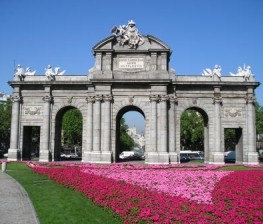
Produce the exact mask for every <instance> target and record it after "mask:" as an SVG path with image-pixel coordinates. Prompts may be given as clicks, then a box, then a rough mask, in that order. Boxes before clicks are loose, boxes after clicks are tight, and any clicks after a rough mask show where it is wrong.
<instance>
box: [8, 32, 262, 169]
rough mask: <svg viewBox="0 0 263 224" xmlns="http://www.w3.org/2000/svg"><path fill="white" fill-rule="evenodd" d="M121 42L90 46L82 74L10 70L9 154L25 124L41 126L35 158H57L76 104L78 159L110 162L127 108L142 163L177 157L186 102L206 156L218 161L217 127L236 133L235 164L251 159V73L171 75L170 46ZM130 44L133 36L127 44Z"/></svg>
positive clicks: (149, 39) (18, 150) (16, 154)
mask: <svg viewBox="0 0 263 224" xmlns="http://www.w3.org/2000/svg"><path fill="white" fill-rule="evenodd" d="M142 38H143V42H142V41H141V42H142V44H141V45H139V44H138V46H137V45H131V46H133V47H132V48H131V47H129V45H125V44H123V45H121V44H119V42H118V37H116V36H114V35H113V36H110V37H108V38H106V39H104V40H102V41H100V42H99V43H98V44H97V45H95V46H94V48H93V52H94V58H95V64H94V67H93V68H91V69H90V70H89V73H88V74H87V75H82V76H81V75H80V76H70V75H61V76H55V78H54V80H51V79H48V78H47V77H46V76H34V75H32V76H25V77H24V79H23V80H21V79H19V78H17V77H16V76H15V77H14V79H13V80H12V81H10V82H9V84H10V85H11V86H12V88H13V95H12V101H13V108H12V125H11V144H10V149H9V152H8V160H18V159H20V158H23V152H24V150H25V149H24V148H23V147H24V144H23V141H24V140H23V139H25V135H27V133H26V131H25V130H27V129H26V128H24V127H28V126H39V127H40V157H39V158H40V161H55V160H58V159H59V154H60V146H61V137H60V132H61V118H62V116H63V113H64V112H65V111H66V110H68V109H69V108H77V109H79V111H80V112H81V114H82V118H83V138H82V139H83V140H82V141H83V142H82V161H83V162H91V163H112V162H115V161H117V158H118V155H119V153H120V150H121V149H119V147H118V138H119V136H118V129H119V122H120V118H121V117H122V115H123V114H124V113H125V112H127V111H130V110H134V111H138V112H140V113H141V114H142V115H143V116H144V118H145V138H146V139H145V151H146V155H145V157H146V158H145V163H147V164H169V163H179V152H180V117H181V114H182V113H183V112H184V111H185V110H186V109H189V108H192V109H196V110H197V111H199V112H200V113H201V114H202V115H203V118H204V121H205V122H204V123H205V127H204V129H205V131H204V146H205V149H204V151H205V162H206V163H211V164H222V163H224V151H225V149H224V130H225V129H226V128H235V129H237V130H238V132H239V133H240V140H239V143H238V145H237V148H236V152H237V159H236V163H240V164H257V163H258V158H257V153H256V132H255V107H254V103H255V96H254V90H255V88H256V87H257V86H258V85H259V83H258V82H255V80H254V79H253V78H251V79H250V80H244V79H243V77H232V76H222V77H221V78H219V77H216V76H200V75H197V76H186V75H177V74H175V73H174V71H173V70H172V69H170V67H169V60H170V55H171V50H170V48H169V47H168V46H167V45H166V44H165V43H164V42H162V41H161V40H159V39H157V38H155V37H153V36H150V35H148V36H143V37H142ZM131 43H133V42H131Z"/></svg>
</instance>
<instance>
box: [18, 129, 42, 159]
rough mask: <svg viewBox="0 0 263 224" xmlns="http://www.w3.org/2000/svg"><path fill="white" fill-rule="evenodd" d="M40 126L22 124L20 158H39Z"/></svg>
mask: <svg viewBox="0 0 263 224" xmlns="http://www.w3.org/2000/svg"><path fill="white" fill-rule="evenodd" d="M39 145H40V126H23V147H22V160H35V161H38V160H39Z"/></svg>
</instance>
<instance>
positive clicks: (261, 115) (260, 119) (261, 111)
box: [256, 103, 263, 134]
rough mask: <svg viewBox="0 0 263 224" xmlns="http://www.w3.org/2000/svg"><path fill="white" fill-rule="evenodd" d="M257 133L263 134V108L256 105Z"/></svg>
mask: <svg viewBox="0 0 263 224" xmlns="http://www.w3.org/2000/svg"><path fill="white" fill-rule="evenodd" d="M256 132H257V134H263V107H262V106H260V105H259V103H256Z"/></svg>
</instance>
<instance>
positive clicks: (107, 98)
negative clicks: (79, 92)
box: [103, 94, 113, 102]
mask: <svg viewBox="0 0 263 224" xmlns="http://www.w3.org/2000/svg"><path fill="white" fill-rule="evenodd" d="M103 100H104V101H105V102H107V101H109V102H111V101H112V100H113V97H112V95H110V94H108V95H104V96H103Z"/></svg>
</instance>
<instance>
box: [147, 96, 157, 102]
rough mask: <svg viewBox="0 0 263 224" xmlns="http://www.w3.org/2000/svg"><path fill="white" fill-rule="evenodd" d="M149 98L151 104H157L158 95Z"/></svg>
mask: <svg viewBox="0 0 263 224" xmlns="http://www.w3.org/2000/svg"><path fill="white" fill-rule="evenodd" d="M149 98H150V101H151V102H153V101H154V102H157V101H158V100H159V96H158V95H150V96H149Z"/></svg>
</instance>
